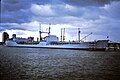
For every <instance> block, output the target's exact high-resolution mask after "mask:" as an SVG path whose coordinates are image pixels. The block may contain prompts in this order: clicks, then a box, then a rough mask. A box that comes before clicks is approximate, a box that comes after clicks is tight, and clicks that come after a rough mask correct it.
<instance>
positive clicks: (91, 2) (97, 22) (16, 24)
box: [0, 0, 120, 40]
mask: <svg viewBox="0 0 120 80" xmlns="http://www.w3.org/2000/svg"><path fill="white" fill-rule="evenodd" d="M13 3H14V4H13ZM7 5H8V6H7ZM119 8H120V0H52V1H51V0H3V2H2V17H1V19H2V24H1V25H0V31H5V30H12V29H14V30H23V31H25V30H29V31H32V30H33V31H37V30H38V29H39V23H42V24H46V25H47V24H49V23H52V24H53V25H54V26H55V25H59V26H62V27H67V26H71V27H73V28H74V27H75V28H76V27H80V28H81V32H82V34H83V35H87V34H89V33H90V32H93V35H94V37H96V36H100V37H99V38H102V37H103V38H105V37H106V36H107V35H109V36H110V38H111V39H114V40H115V39H120V37H119V35H118V34H120V32H119V30H120V28H119V25H120V16H119V13H120V9H119ZM60 24H62V25H60ZM54 26H52V27H54ZM57 29H60V28H58V26H57ZM116 32H117V33H116ZM68 33H69V32H68ZM68 33H67V34H68ZM55 34H56V33H55ZM97 38H98V37H97ZM91 39H92V38H91ZM94 39H95V38H94Z"/></svg>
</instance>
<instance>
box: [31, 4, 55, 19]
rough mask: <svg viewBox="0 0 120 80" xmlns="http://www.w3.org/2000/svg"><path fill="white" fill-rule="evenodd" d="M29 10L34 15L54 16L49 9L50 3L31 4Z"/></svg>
mask: <svg viewBox="0 0 120 80" xmlns="http://www.w3.org/2000/svg"><path fill="white" fill-rule="evenodd" d="M30 10H31V12H32V13H34V14H35V15H38V16H43V17H44V16H54V15H55V13H54V11H53V10H52V9H51V5H48V4H46V5H37V4H32V6H31V8H30Z"/></svg>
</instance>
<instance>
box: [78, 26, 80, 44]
mask: <svg viewBox="0 0 120 80" xmlns="http://www.w3.org/2000/svg"><path fill="white" fill-rule="evenodd" d="M78 42H80V28H78Z"/></svg>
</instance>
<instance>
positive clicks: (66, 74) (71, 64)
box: [0, 46, 120, 80]
mask: <svg viewBox="0 0 120 80" xmlns="http://www.w3.org/2000/svg"><path fill="white" fill-rule="evenodd" d="M119 79H120V52H109V51H106V52H105V51H82V50H65V49H40V48H15V47H5V46H0V80H119Z"/></svg>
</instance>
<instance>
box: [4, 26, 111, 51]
mask: <svg viewBox="0 0 120 80" xmlns="http://www.w3.org/2000/svg"><path fill="white" fill-rule="evenodd" d="M42 33H47V34H48V35H47V36H45V37H44V38H42V37H41V34H42ZM39 34H40V40H39V42H34V41H32V39H31V38H29V39H23V38H16V35H15V34H13V37H12V38H11V39H8V40H7V41H6V42H5V45H6V46H8V47H22V48H50V49H72V50H106V49H107V47H108V42H109V40H97V41H88V42H83V41H81V39H80V29H79V28H78V41H64V40H65V36H64V34H65V28H63V29H61V41H59V38H58V37H57V36H56V35H51V34H50V27H49V31H48V32H42V31H41V28H40V30H39ZM90 34H92V33H90ZM90 34H89V35H90ZM85 37H86V36H85Z"/></svg>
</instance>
